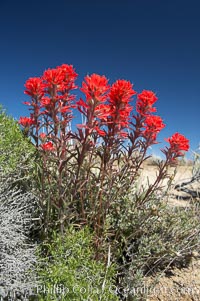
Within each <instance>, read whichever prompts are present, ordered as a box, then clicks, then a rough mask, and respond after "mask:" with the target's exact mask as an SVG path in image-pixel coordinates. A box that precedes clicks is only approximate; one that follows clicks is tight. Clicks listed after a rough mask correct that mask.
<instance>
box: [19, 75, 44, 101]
mask: <svg viewBox="0 0 200 301" xmlns="http://www.w3.org/2000/svg"><path fill="white" fill-rule="evenodd" d="M24 86H25V88H26V90H25V91H24V93H25V94H28V95H30V96H31V97H36V96H39V95H43V94H44V83H43V81H42V79H41V78H40V77H31V78H29V79H28V80H27V81H26V83H25V85H24Z"/></svg>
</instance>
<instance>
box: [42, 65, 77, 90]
mask: <svg viewBox="0 0 200 301" xmlns="http://www.w3.org/2000/svg"><path fill="white" fill-rule="evenodd" d="M76 78H77V73H76V72H75V70H74V69H73V66H72V65H66V64H63V65H61V66H58V67H56V68H54V69H47V70H46V71H45V72H44V74H43V77H42V79H43V81H44V83H45V87H46V88H47V92H51V89H54V88H56V90H57V92H66V91H69V90H71V89H75V88H76V86H75V84H74V81H75V79H76ZM49 89H50V90H49Z"/></svg>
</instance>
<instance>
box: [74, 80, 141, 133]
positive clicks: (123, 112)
mask: <svg viewBox="0 0 200 301" xmlns="http://www.w3.org/2000/svg"><path fill="white" fill-rule="evenodd" d="M132 86H133V85H132V84H131V83H130V82H129V81H126V80H117V81H116V82H115V83H114V84H113V85H112V86H111V88H110V86H109V85H108V80H107V78H106V77H105V76H100V75H97V74H92V75H91V76H86V77H85V82H83V85H82V89H81V91H82V92H84V93H85V96H86V102H84V101H83V100H82V99H80V100H79V101H78V102H77V105H78V108H79V111H80V112H81V113H83V114H84V115H85V116H86V117H87V125H86V126H85V127H89V128H91V127H93V129H95V130H96V131H97V132H98V133H99V135H101V136H103V135H105V131H102V130H100V125H97V119H99V120H100V121H101V124H102V125H107V126H108V127H110V128H111V127H112V135H114V134H116V133H117V132H118V133H119V132H120V131H121V129H123V128H126V127H128V126H129V116H130V112H131V110H132V107H131V106H130V105H129V102H130V101H131V97H132V96H133V95H134V94H136V92H135V91H134V90H133V89H132ZM109 89H110V92H109V93H108V91H109ZM106 100H107V101H108V103H107V104H104V102H105V101H106ZM94 126H95V127H94ZM110 133H111V132H110ZM122 135H123V133H122Z"/></svg>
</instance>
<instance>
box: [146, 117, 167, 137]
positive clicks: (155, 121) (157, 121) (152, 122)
mask: <svg viewBox="0 0 200 301" xmlns="http://www.w3.org/2000/svg"><path fill="white" fill-rule="evenodd" d="M144 127H145V130H144V132H143V136H144V137H145V138H151V139H152V140H156V137H157V134H158V133H159V132H160V131H161V130H162V129H163V128H164V127H165V124H164V123H163V120H162V118H161V117H160V116H151V115H149V116H147V117H146V119H145V122H144Z"/></svg>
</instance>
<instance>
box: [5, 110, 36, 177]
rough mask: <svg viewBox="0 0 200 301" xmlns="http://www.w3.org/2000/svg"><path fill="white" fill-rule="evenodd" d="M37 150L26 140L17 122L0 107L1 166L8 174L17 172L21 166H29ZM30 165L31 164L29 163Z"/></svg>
mask: <svg viewBox="0 0 200 301" xmlns="http://www.w3.org/2000/svg"><path fill="white" fill-rule="evenodd" d="M34 151H35V148H34V147H33V145H32V143H31V142H30V140H28V138H26V137H25V136H24V135H23V134H22V132H21V130H20V127H19V125H18V124H17V122H16V121H15V120H14V119H13V118H12V117H9V116H7V115H6V113H5V112H4V111H3V110H2V108H1V107H0V165H1V168H2V169H3V170H4V171H5V172H6V173H8V172H12V171H13V170H16V169H17V168H18V166H19V164H24V165H27V164H28V161H29V159H30V156H31V155H33V153H34ZM29 163H30V162H29Z"/></svg>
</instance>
